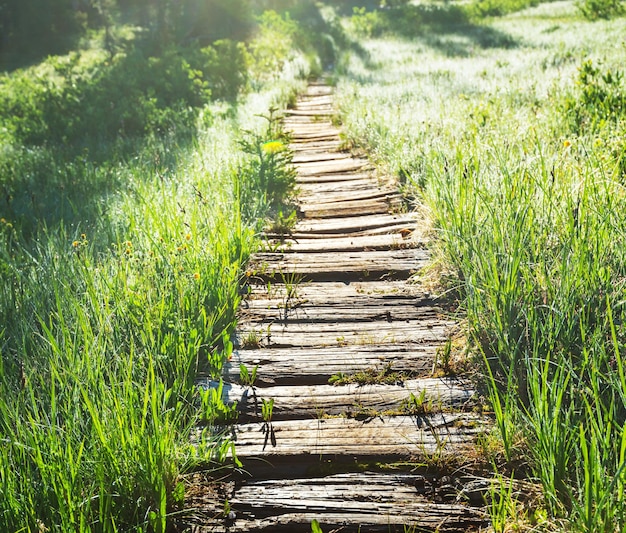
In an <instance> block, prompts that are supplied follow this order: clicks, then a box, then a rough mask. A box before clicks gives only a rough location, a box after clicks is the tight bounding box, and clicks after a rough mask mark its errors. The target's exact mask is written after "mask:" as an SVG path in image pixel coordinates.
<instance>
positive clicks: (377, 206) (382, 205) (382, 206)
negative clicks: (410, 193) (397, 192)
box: [300, 197, 402, 218]
mask: <svg viewBox="0 0 626 533" xmlns="http://www.w3.org/2000/svg"><path fill="white" fill-rule="evenodd" d="M401 206H402V199H401V198H400V197H395V198H394V197H388V198H386V199H378V200H376V199H374V200H354V201H352V202H348V201H345V202H333V203H325V204H302V205H301V206H300V212H301V213H302V214H303V215H304V216H305V217H310V218H340V217H351V216H360V215H362V214H363V213H369V214H371V215H383V214H386V213H388V212H389V210H390V209H393V208H396V209H398V208H400V207H401Z"/></svg>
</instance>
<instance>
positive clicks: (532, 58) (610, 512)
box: [338, 2, 626, 531]
mask: <svg viewBox="0 0 626 533" xmlns="http://www.w3.org/2000/svg"><path fill="white" fill-rule="evenodd" d="M442 9H443V8H442ZM625 23H626V21H625V20H624V19H614V20H612V21H601V22H594V23H590V22H587V21H583V20H582V19H581V18H580V15H579V14H578V13H577V11H576V6H575V5H574V4H572V3H570V2H557V3H552V4H544V5H540V6H538V7H536V8H532V9H528V10H524V11H520V12H518V13H515V14H512V15H508V16H506V17H503V18H501V19H498V20H491V21H490V22H484V23H483V24H482V25H483V26H484V32H485V36H488V35H491V36H493V35H495V34H498V35H499V36H501V37H502V39H500V40H499V41H497V42H496V41H490V42H491V44H489V45H486V44H485V43H487V41H486V40H481V38H478V37H477V35H476V32H480V31H481V29H480V25H478V26H476V27H474V28H473V29H472V31H471V32H469V31H467V32H464V31H463V30H462V29H459V31H458V32H456V33H451V32H445V31H442V30H440V29H438V28H435V27H433V28H431V30H428V29H424V28H422V30H421V31H420V32H417V33H415V34H414V36H413V38H412V39H406V38H405V36H404V35H403V34H399V35H397V36H395V37H393V36H390V34H389V33H387V34H386V36H385V37H380V38H369V39H364V38H361V41H360V44H361V46H362V47H363V49H364V50H365V51H366V52H367V55H361V56H358V55H356V54H353V55H351V56H350V57H348V58H347V60H346V62H345V63H344V65H343V67H342V68H343V69H344V71H343V72H342V75H341V76H340V77H339V82H338V93H339V95H340V98H341V100H342V109H343V117H344V124H345V125H346V127H347V128H348V131H349V136H350V139H351V142H353V143H355V144H360V145H362V146H365V147H366V148H367V149H368V150H369V151H370V152H371V153H372V156H373V157H374V158H375V159H377V160H378V163H379V166H380V167H381V168H383V169H384V170H385V171H386V172H387V173H388V174H391V175H395V176H396V177H397V179H398V180H399V181H400V182H401V183H406V184H407V185H408V187H410V188H412V189H413V190H414V191H415V194H416V196H417V197H418V198H420V199H421V202H422V205H423V206H424V207H423V209H427V210H428V211H429V217H430V219H431V220H433V229H434V231H435V232H436V233H435V235H436V240H435V242H433V243H432V247H433V249H435V250H436V251H437V257H438V260H439V261H440V262H441V264H442V265H443V268H442V270H444V271H446V270H447V272H448V273H449V275H448V279H447V283H449V284H450V287H449V288H450V289H453V290H455V291H458V293H459V294H460V295H461V296H462V304H461V309H460V311H461V312H463V313H464V314H465V315H466V316H467V324H468V333H469V338H470V342H471V343H472V347H473V349H474V351H475V352H476V354H477V363H478V364H481V365H482V368H483V370H484V375H485V385H486V387H487V391H488V396H489V399H490V403H491V405H492V408H493V412H494V418H495V422H496V426H497V428H498V430H499V436H500V439H501V442H502V450H503V458H504V461H503V462H502V463H501V464H499V466H498V468H499V469H501V470H503V471H504V472H505V473H504V476H505V477H507V478H510V477H511V476H528V475H530V476H532V477H533V478H535V479H536V480H537V481H538V482H539V483H540V484H541V486H542V489H543V490H542V493H543V509H535V510H534V511H532V512H528V515H527V517H526V522H527V527H528V528H531V527H538V526H541V527H543V528H547V529H550V528H552V529H567V530H568V531H569V530H574V531H620V530H622V529H624V527H626V515H625V514H624V501H623V500H624V481H625V480H626V477H625V476H626V472H625V469H626V466H625V465H626V445H625V443H626V435H625V431H624V424H626V408H625V407H624V406H625V405H626V403H625V401H624V400H625V396H626V381H625V379H624V378H625V373H624V372H625V371H624V353H626V330H625V329H624V324H625V318H626V309H625V307H624V300H625V299H624V294H625V288H626V287H625V283H624V280H625V279H626V276H625V274H626V255H625V252H624V250H625V244H626V242H625V238H626V232H625V231H624V228H625V227H626V219H624V213H625V212H626V210H625V208H626V194H625V192H626V191H625V189H624V179H625V174H624V143H623V139H624V135H625V134H626V130H625V129H624V124H625V121H624V119H625V118H626V108H625V107H624V105H623V99H624V95H625V94H626V87H625V85H624V82H623V77H622V72H621V69H622V63H621V59H620V58H621V54H620V52H619V50H618V49H619V47H616V46H615V45H614V43H615V40H614V36H616V35H623V32H624V30H625V29H626V27H625ZM346 24H347V27H349V23H346ZM362 34H363V33H361V35H362ZM574 35H575V36H576V37H575V39H574V37H573V36H574ZM503 486H506V484H503ZM505 491H506V489H503V492H502V494H501V496H500V497H499V498H498V499H496V500H495V501H496V502H500V503H501V504H502V505H499V504H494V505H493V506H492V511H493V513H494V527H496V528H497V529H498V528H499V530H506V525H505V524H506V523H507V514H508V515H511V514H514V513H515V512H516V511H515V509H516V507H515V505H510V504H509V503H510V502H509V503H506V505H505V503H504V502H508V501H509V500H510V498H508V499H507V494H506V492H505ZM507 509H508V510H507ZM512 509H513V510H512ZM509 518H513V517H509ZM518 518H519V517H517V518H516V519H515V520H516V521H517V520H518ZM516 527H522V526H521V525H519V523H518V524H517V526H516Z"/></svg>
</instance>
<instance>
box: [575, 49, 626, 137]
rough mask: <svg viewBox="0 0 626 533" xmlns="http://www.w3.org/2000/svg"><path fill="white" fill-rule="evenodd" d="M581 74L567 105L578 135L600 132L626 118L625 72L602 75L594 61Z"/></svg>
mask: <svg viewBox="0 0 626 533" xmlns="http://www.w3.org/2000/svg"><path fill="white" fill-rule="evenodd" d="M578 71H579V75H578V80H577V84H576V91H575V93H574V94H572V95H570V96H568V97H567V98H566V99H565V103H564V105H563V112H564V114H565V117H566V120H567V121H568V123H569V125H570V128H571V129H572V131H573V132H574V133H577V134H581V133H583V132H597V131H600V130H602V129H604V128H607V127H612V126H615V125H617V124H618V123H619V121H620V120H623V119H624V118H626V90H625V89H624V87H623V83H622V80H623V74H622V73H621V72H619V71H617V72H613V71H611V70H607V71H606V72H602V71H601V70H600V69H599V68H598V67H595V66H594V65H593V62H592V61H591V60H587V61H585V62H584V63H583V64H582V65H581V66H580V68H579V69H578Z"/></svg>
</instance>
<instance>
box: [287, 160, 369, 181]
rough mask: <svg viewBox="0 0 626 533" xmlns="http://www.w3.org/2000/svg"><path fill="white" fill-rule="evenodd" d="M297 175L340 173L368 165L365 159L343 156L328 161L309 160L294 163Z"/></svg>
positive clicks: (301, 176)
mask: <svg viewBox="0 0 626 533" xmlns="http://www.w3.org/2000/svg"><path fill="white" fill-rule="evenodd" d="M294 166H295V168H296V170H297V172H298V177H300V178H303V177H307V176H321V175H323V174H342V173H344V172H346V173H348V172H358V171H360V170H363V169H364V168H366V167H368V166H369V163H368V162H367V161H366V160H365V159H358V158H354V157H351V158H345V159H332V160H329V161H311V162H307V163H298V164H296V165H294Z"/></svg>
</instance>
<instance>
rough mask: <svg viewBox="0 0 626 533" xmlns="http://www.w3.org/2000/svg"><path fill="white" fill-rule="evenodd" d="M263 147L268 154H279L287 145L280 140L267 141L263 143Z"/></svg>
mask: <svg viewBox="0 0 626 533" xmlns="http://www.w3.org/2000/svg"><path fill="white" fill-rule="evenodd" d="M261 149H262V150H263V151H264V152H265V153H266V154H277V153H279V152H282V151H283V150H284V149H285V145H284V144H283V143H282V142H280V141H267V142H266V143H263V145H262V146H261Z"/></svg>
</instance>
